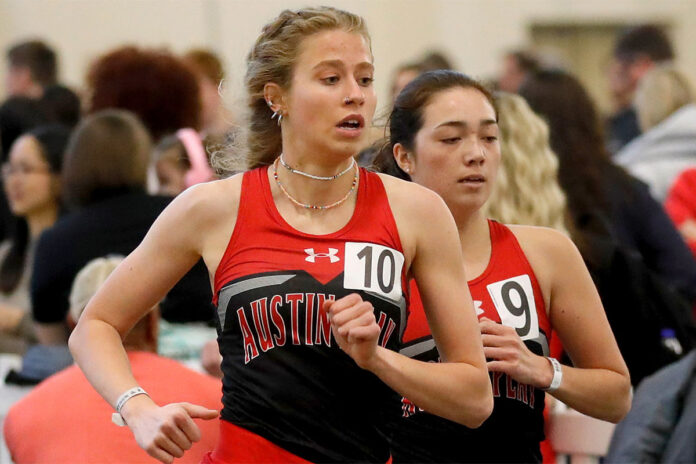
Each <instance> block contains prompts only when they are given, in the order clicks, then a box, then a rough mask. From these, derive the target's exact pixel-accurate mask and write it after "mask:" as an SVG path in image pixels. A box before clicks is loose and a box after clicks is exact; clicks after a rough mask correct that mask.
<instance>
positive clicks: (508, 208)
mask: <svg viewBox="0 0 696 464" xmlns="http://www.w3.org/2000/svg"><path fill="white" fill-rule="evenodd" d="M496 103H497V108H498V118H499V122H498V123H499V126H500V134H501V136H500V145H501V153H502V159H501V169H500V170H499V172H498V179H497V181H496V184H495V187H494V188H493V191H492V192H491V196H490V198H489V199H488V201H487V202H486V204H485V205H484V206H483V208H482V211H483V212H484V214H485V215H486V216H488V217H490V218H493V219H496V220H498V221H500V222H503V223H506V224H525V225H533V226H544V227H552V228H554V229H557V230H560V231H562V232H564V233H566V234H568V229H567V227H566V224H565V221H566V217H567V214H566V212H567V207H566V197H565V194H564V193H563V190H561V187H560V185H559V184H558V158H557V157H556V154H555V153H554V152H553V151H552V150H551V147H550V145H549V128H548V126H547V125H546V123H545V122H544V121H543V120H542V119H541V118H540V117H539V116H537V115H536V114H534V112H533V111H532V110H531V108H530V107H529V105H528V104H527V102H526V101H525V100H524V99H523V98H522V97H520V96H518V95H512V94H507V93H500V94H498V95H497V96H496Z"/></svg>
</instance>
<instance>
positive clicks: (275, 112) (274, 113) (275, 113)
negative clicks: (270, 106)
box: [271, 111, 278, 119]
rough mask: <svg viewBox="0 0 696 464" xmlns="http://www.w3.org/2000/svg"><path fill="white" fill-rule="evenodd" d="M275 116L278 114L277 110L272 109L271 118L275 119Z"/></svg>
mask: <svg viewBox="0 0 696 464" xmlns="http://www.w3.org/2000/svg"><path fill="white" fill-rule="evenodd" d="M277 116H278V112H277V111H274V112H273V116H271V119H275V118H276V117H277Z"/></svg>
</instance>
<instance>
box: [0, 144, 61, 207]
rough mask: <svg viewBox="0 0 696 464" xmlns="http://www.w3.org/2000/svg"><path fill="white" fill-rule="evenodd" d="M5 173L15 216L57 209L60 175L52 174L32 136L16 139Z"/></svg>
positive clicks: (5, 181) (7, 193)
mask: <svg viewBox="0 0 696 464" xmlns="http://www.w3.org/2000/svg"><path fill="white" fill-rule="evenodd" d="M2 174H3V180H4V184H5V194H6V195H7V200H8V202H9V204H10V210H12V213H13V214H15V215H16V216H20V217H28V216H31V215H32V214H37V213H42V212H44V211H46V210H48V209H51V208H57V205H58V199H57V190H58V189H57V182H58V180H57V176H56V175H54V174H52V173H51V170H50V166H49V165H48V163H47V162H46V160H45V159H44V157H43V155H42V153H41V147H40V146H39V143H38V142H37V141H36V139H34V138H33V137H30V136H24V137H20V138H19V139H17V141H16V142H15V143H14V144H13V145H12V149H11V150H10V156H9V161H8V162H7V163H6V164H5V165H4V166H3V171H2Z"/></svg>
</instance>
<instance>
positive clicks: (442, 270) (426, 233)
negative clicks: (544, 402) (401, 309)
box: [328, 186, 493, 427]
mask: <svg viewBox="0 0 696 464" xmlns="http://www.w3.org/2000/svg"><path fill="white" fill-rule="evenodd" d="M414 188H417V189H418V191H417V192H409V193H410V195H411V203H412V207H413V208H414V210H410V211H408V213H409V216H410V217H411V220H410V221H409V222H408V229H409V231H410V232H409V233H412V234H413V237H414V238H415V240H416V241H415V253H414V258H413V262H412V265H411V271H412V273H413V275H414V276H415V278H416V281H417V282H418V286H419V289H420V292H421V298H422V299H423V305H424V307H425V308H426V314H427V317H428V323H429V325H430V327H431V331H432V334H433V337H434V339H435V342H436V344H437V346H438V350H439V351H440V354H441V357H442V359H443V361H444V362H442V363H426V362H422V361H416V360H413V359H410V358H407V357H405V356H403V355H400V354H398V353H395V352H393V351H389V350H387V349H385V348H382V347H378V346H374V349H372V347H369V349H367V348H366V347H365V346H364V344H363V346H356V345H360V343H354V344H351V343H350V342H351V340H350V337H351V336H353V337H354V338H355V340H359V341H360V342H363V341H364V340H365V339H367V338H369V336H372V337H374V342H373V343H374V344H375V345H376V337H377V336H378V335H379V330H378V327H376V324H375V323H374V316H372V317H371V318H370V317H369V316H365V317H366V321H367V322H366V323H365V324H364V325H362V326H360V327H358V328H354V327H353V326H350V324H351V323H354V322H349V320H351V321H355V320H357V319H358V318H359V317H361V316H359V315H358V313H360V311H359V310H357V309H355V308H357V307H358V306H359V305H360V304H363V305H369V303H364V302H361V301H359V297H358V296H357V295H350V296H349V297H346V298H345V299H341V300H338V301H337V302H336V304H334V305H331V304H330V303H329V304H328V306H329V307H330V308H331V309H330V310H331V312H332V324H333V325H334V327H336V328H338V331H340V330H341V326H342V325H343V324H346V327H349V329H347V330H346V333H345V334H341V333H339V334H338V336H337V339H338V341H339V345H341V347H342V348H343V349H344V351H346V352H348V354H349V355H351V356H352V357H353V359H355V360H356V362H357V363H358V365H360V366H361V367H363V368H365V369H368V370H370V371H371V372H373V373H374V374H376V375H377V376H378V377H380V378H381V379H382V380H383V381H384V382H385V383H387V384H388V385H389V386H390V387H392V388H393V389H394V390H396V391H397V392H399V393H400V394H401V395H403V396H406V397H408V398H409V399H411V400H412V401H413V402H415V403H416V404H418V405H419V406H420V407H422V408H423V409H425V410H427V411H429V412H431V413H433V414H437V415H440V416H442V417H446V418H447V419H450V420H453V421H456V422H459V423H462V424H465V425H467V426H469V427H477V426H479V425H480V424H481V423H482V422H483V421H484V420H485V419H486V418H488V416H489V415H490V413H491V411H492V409H493V397H492V392H491V384H490V380H489V377H488V372H487V370H486V362H485V358H484V356H483V350H482V346H481V336H480V334H479V330H478V324H477V321H476V315H475V313H474V309H473V305H472V302H471V296H470V295H469V291H468V287H467V286H466V285H465V284H463V283H464V282H466V277H465V275H464V266H463V259H462V255H461V247H460V244H459V237H458V234H457V230H456V226H455V224H454V219H453V218H452V216H451V214H450V213H449V210H448V209H447V207H446V205H445V204H444V202H443V201H442V200H441V199H440V198H439V197H438V196H437V195H435V194H434V193H433V192H431V191H429V190H426V189H424V188H422V187H419V186H414ZM397 206H398V204H397ZM424 218H427V221H424V220H423V219H424ZM401 230H402V229H400V232H401ZM401 235H402V242H403V241H404V239H406V240H408V237H406V234H404V233H402V234H401ZM404 246H405V248H406V247H407V244H404ZM349 298H353V299H354V301H348V302H345V301H344V300H346V299H349ZM341 312H344V313H346V314H348V313H349V312H353V314H350V317H347V316H346V317H345V318H344V317H343V316H341V314H340V313H341ZM368 313H369V314H371V313H372V311H371V307H367V308H365V310H364V312H363V313H362V314H368ZM369 327H371V328H369ZM336 332H337V331H336V330H334V334H335V335H336ZM368 333H369V335H368ZM354 334H356V335H354ZM361 337H362V338H361Z"/></svg>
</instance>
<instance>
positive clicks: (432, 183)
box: [409, 87, 500, 218]
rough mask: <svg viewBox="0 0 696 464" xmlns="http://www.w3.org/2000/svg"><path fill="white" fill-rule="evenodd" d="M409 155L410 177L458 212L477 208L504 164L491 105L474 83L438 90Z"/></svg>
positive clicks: (424, 114) (428, 106)
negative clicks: (470, 85) (468, 86)
mask: <svg viewBox="0 0 696 464" xmlns="http://www.w3.org/2000/svg"><path fill="white" fill-rule="evenodd" d="M410 159H411V163H410V166H409V170H410V175H411V179H412V180H413V181H414V182H417V183H418V184H421V185H423V186H425V187H428V188H429V189H431V190H433V191H435V192H437V193H438V194H439V195H440V196H441V197H442V198H443V199H444V200H445V202H446V203H447V205H448V206H449V207H450V210H451V211H452V213H453V214H455V218H456V217H457V216H458V213H471V212H474V211H476V210H478V209H479V208H481V206H482V205H483V204H484V203H485V202H486V200H487V199H488V197H489V196H490V193H491V188H492V186H493V183H494V182H495V177H496V174H497V171H498V166H499V164H500V143H499V141H498V124H497V122H496V114H495V110H494V109H493V106H492V105H491V104H490V102H489V101H488V99H487V98H486V97H485V96H484V95H483V94H482V93H481V92H479V91H478V90H476V89H473V88H467V89H464V88H461V87H457V88H453V89H449V90H445V91H442V92H440V93H438V94H437V95H435V96H434V97H433V98H432V99H431V101H430V103H428V105H427V106H426V107H425V109H424V112H423V126H422V127H421V129H420V130H419V131H418V134H417V135H416V137H415V150H414V153H413V156H412V157H410Z"/></svg>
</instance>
